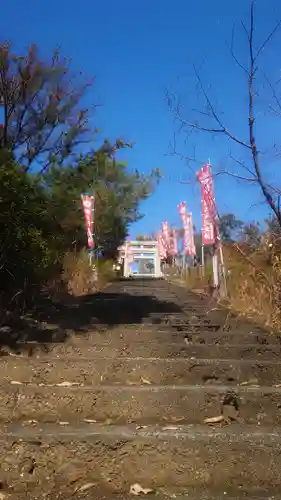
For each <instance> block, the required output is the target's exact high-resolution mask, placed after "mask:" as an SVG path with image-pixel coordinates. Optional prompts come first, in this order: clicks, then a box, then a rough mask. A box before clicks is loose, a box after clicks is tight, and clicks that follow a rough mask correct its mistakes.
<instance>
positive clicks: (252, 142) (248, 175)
mask: <svg viewBox="0 0 281 500" xmlns="http://www.w3.org/2000/svg"><path fill="white" fill-rule="evenodd" d="M255 3H256V2H255V0H251V1H250V16H249V26H248V27H247V26H246V25H245V24H244V22H242V23H241V24H242V29H243V31H244V32H245V34H246V40H247V46H248V64H247V65H244V64H243V63H241V62H240V61H239V60H238V58H237V57H236V55H235V53H234V50H233V40H232V43H231V45H230V47H229V50H230V53H231V55H232V57H233V59H234V60H235V62H236V63H237V64H238V65H239V67H240V68H241V70H242V71H243V72H244V74H246V77H247V94H248V138H247V139H243V138H241V137H239V136H238V135H236V134H235V133H234V132H233V131H231V130H230V129H229V128H228V126H227V125H226V123H225V122H224V118H222V117H221V113H220V112H219V111H217V109H216V106H215V105H214V103H213V102H212V100H211V98H210V96H209V93H208V91H207V90H206V87H205V86H204V84H203V81H202V78H201V76H200V72H199V71H198V69H197V68H196V67H195V66H194V71H195V75H196V80H197V86H198V89H199V91H200V93H201V95H202V96H203V99H204V102H205V108H204V109H201V110H195V111H196V114H197V116H198V115H199V117H200V118H199V119H197V117H196V118H195V119H194V118H193V117H192V118H190V119H189V118H188V117H186V116H185V114H184V113H183V106H182V103H181V102H180V100H179V99H178V98H177V96H175V95H174V94H172V93H171V92H167V100H168V106H169V109H170V111H171V113H172V116H173V117H174V119H175V121H176V122H177V123H178V124H179V125H180V130H181V132H184V134H185V136H186V137H187V138H188V139H189V138H190V137H191V136H192V134H193V132H202V133H208V134H214V135H220V136H222V137H225V138H227V139H228V140H230V142H232V143H234V144H235V145H238V146H239V147H241V148H243V149H244V151H247V152H249V153H250V158H251V165H250V166H249V165H248V164H247V163H246V162H245V161H244V160H241V159H239V158H234V157H233V156H232V155H231V158H232V160H234V161H236V162H237V163H238V164H239V166H240V167H242V169H244V172H245V174H244V175H242V174H241V175H240V173H235V172H233V173H232V172H228V171H224V173H227V174H229V175H231V176H232V177H234V178H237V179H242V180H245V181H247V182H250V183H255V184H257V185H258V186H259V188H260V190H261V192H262V194H263V196H264V199H265V200H266V203H267V204H268V205H269V207H270V209H271V210H272V211H273V213H274V215H275V217H276V219H277V221H278V224H279V225H280V226H281V208H280V197H281V189H279V188H276V187H274V186H272V185H270V184H268V183H267V182H266V180H265V176H264V174H263V171H262V160H261V151H260V150H259V147H258V145H257V142H256V115H255V112H256V99H257V97H258V92H257V88H256V78H257V73H258V72H260V73H261V72H262V70H261V68H260V67H259V58H260V56H261V54H262V52H263V51H264V49H265V48H266V46H267V45H268V44H269V42H270V41H271V40H272V38H273V36H274V35H275V34H276V32H277V30H278V29H279V28H280V26H281V20H279V21H278V22H277V23H276V25H275V26H274V27H273V29H272V30H271V31H270V32H269V33H268V35H267V36H266V38H265V40H264V41H263V42H262V43H261V44H260V45H259V47H258V48H256V43H255ZM264 76H265V75H264ZM265 78H266V77H265ZM266 82H267V84H268V86H269V88H270V92H271V95H272V98H273V101H274V102H275V105H274V106H271V107H270V110H271V111H273V112H274V113H275V114H276V115H280V114H281V98H279V97H278V92H277V91H276V89H275V88H274V86H273V85H272V84H271V82H270V81H269V79H268V78H266ZM193 111H194V110H193ZM181 156H182V157H183V158H185V159H187V160H189V161H194V160H195V159H196V158H195V156H194V154H193V155H190V156H188V155H186V156H184V155H181Z"/></svg>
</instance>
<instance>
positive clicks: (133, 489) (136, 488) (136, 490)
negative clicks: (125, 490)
mask: <svg viewBox="0 0 281 500" xmlns="http://www.w3.org/2000/svg"><path fill="white" fill-rule="evenodd" d="M130 493H131V495H140V494H141V493H143V494H144V495H147V494H148V493H153V490H152V489H151V488H143V487H142V486H141V485H140V484H138V483H136V484H132V486H130Z"/></svg>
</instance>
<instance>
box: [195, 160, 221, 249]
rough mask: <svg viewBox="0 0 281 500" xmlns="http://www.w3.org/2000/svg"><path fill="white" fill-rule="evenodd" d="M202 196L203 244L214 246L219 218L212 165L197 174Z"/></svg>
mask: <svg viewBox="0 0 281 500" xmlns="http://www.w3.org/2000/svg"><path fill="white" fill-rule="evenodd" d="M197 178H198V180H199V182H200V185H201V196H202V243H203V244H204V245H213V244H214V243H215V241H216V238H217V220H216V219H217V217H216V206H215V199H214V190H213V180H212V174H211V168H210V165H205V166H204V167H203V168H201V170H200V171H199V172H198V173H197Z"/></svg>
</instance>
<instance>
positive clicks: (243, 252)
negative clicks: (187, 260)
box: [170, 245, 281, 332]
mask: <svg viewBox="0 0 281 500" xmlns="http://www.w3.org/2000/svg"><path fill="white" fill-rule="evenodd" d="M280 254H281V252H280V251H279V250H277V249H276V250H275V251H274V250H272V251H271V250H269V249H268V248H265V247H262V246H261V247H260V248H258V249H256V250H254V251H250V249H249V248H246V247H245V246H244V247H238V246H236V245H231V246H227V247H225V248H224V259H225V266H226V272H227V293H228V297H227V299H224V305H225V306H227V307H229V308H230V309H232V310H233V311H235V312H236V313H238V315H239V316H244V317H247V318H248V319H250V320H252V321H254V322H255V323H257V324H260V325H263V326H266V327H267V328H269V329H271V330H274V331H279V332H280V331H281V255H280ZM170 275H171V279H172V280H175V279H178V280H180V281H181V282H182V283H183V282H184V285H185V286H186V287H187V288H188V289H190V290H194V291H197V292H200V293H202V292H203V293H205V294H208V295H211V294H212V292H213V290H214V289H213V288H212V267H211V264H209V265H207V266H206V269H205V277H204V278H202V276H201V272H200V268H191V269H189V270H188V272H187V273H186V274H185V275H182V276H180V275H179V274H178V273H176V271H175V270H173V271H171V272H170Z"/></svg>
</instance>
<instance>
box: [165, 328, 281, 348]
mask: <svg viewBox="0 0 281 500" xmlns="http://www.w3.org/2000/svg"><path fill="white" fill-rule="evenodd" d="M201 330H202V331H200V329H199V331H196V332H192V331H187V330H186V329H183V330H182V331H180V330H178V335H183V336H184V337H185V338H186V340H187V341H188V342H192V343H195V344H207V343H210V344H211V343H212V344H220V345H223V344H227V345H233V344H236V345H237V344H241V345H242V344H258V345H260V346H266V345H273V344H274V345H275V344H276V345H281V336H280V335H274V334H268V333H263V334H261V333H255V332H248V333H245V332H243V331H239V330H235V331H233V332H214V331H213V332H212V331H210V332H206V331H204V329H201ZM161 333H163V332H161Z"/></svg>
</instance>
